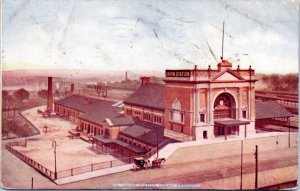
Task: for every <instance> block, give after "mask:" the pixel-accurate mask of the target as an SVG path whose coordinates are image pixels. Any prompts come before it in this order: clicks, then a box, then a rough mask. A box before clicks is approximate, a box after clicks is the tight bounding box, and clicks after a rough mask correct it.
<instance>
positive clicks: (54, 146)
mask: <svg viewBox="0 0 300 191" xmlns="http://www.w3.org/2000/svg"><path fill="white" fill-rule="evenodd" d="M52 148H54V179H55V180H56V179H57V169H56V141H52Z"/></svg>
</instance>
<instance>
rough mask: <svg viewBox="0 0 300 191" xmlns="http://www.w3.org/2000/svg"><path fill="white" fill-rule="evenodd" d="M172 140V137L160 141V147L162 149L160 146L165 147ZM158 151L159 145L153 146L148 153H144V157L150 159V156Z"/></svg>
mask: <svg viewBox="0 0 300 191" xmlns="http://www.w3.org/2000/svg"><path fill="white" fill-rule="evenodd" d="M170 141H171V139H166V140H165V141H163V142H162V143H160V144H159V145H158V148H159V149H160V148H162V147H164V146H165V145H167V144H168V143H169V142H170ZM156 152H157V147H154V148H152V149H151V150H150V151H148V152H147V153H146V154H144V155H143V157H144V158H145V159H148V158H150V157H151V156H152V155H153V154H155V153H156ZM148 155H149V156H148Z"/></svg>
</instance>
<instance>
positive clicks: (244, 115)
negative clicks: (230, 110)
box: [243, 110, 247, 118]
mask: <svg viewBox="0 0 300 191" xmlns="http://www.w3.org/2000/svg"><path fill="white" fill-rule="evenodd" d="M243 118H247V111H246V110H244V111H243Z"/></svg>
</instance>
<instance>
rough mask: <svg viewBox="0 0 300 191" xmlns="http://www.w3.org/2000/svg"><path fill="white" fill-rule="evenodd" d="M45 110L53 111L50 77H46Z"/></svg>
mask: <svg viewBox="0 0 300 191" xmlns="http://www.w3.org/2000/svg"><path fill="white" fill-rule="evenodd" d="M47 110H48V111H50V112H52V111H53V95H52V77H48V100H47Z"/></svg>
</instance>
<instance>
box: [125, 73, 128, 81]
mask: <svg viewBox="0 0 300 191" xmlns="http://www.w3.org/2000/svg"><path fill="white" fill-rule="evenodd" d="M125 81H126V82H127V81H128V76H127V72H126V73H125Z"/></svg>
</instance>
